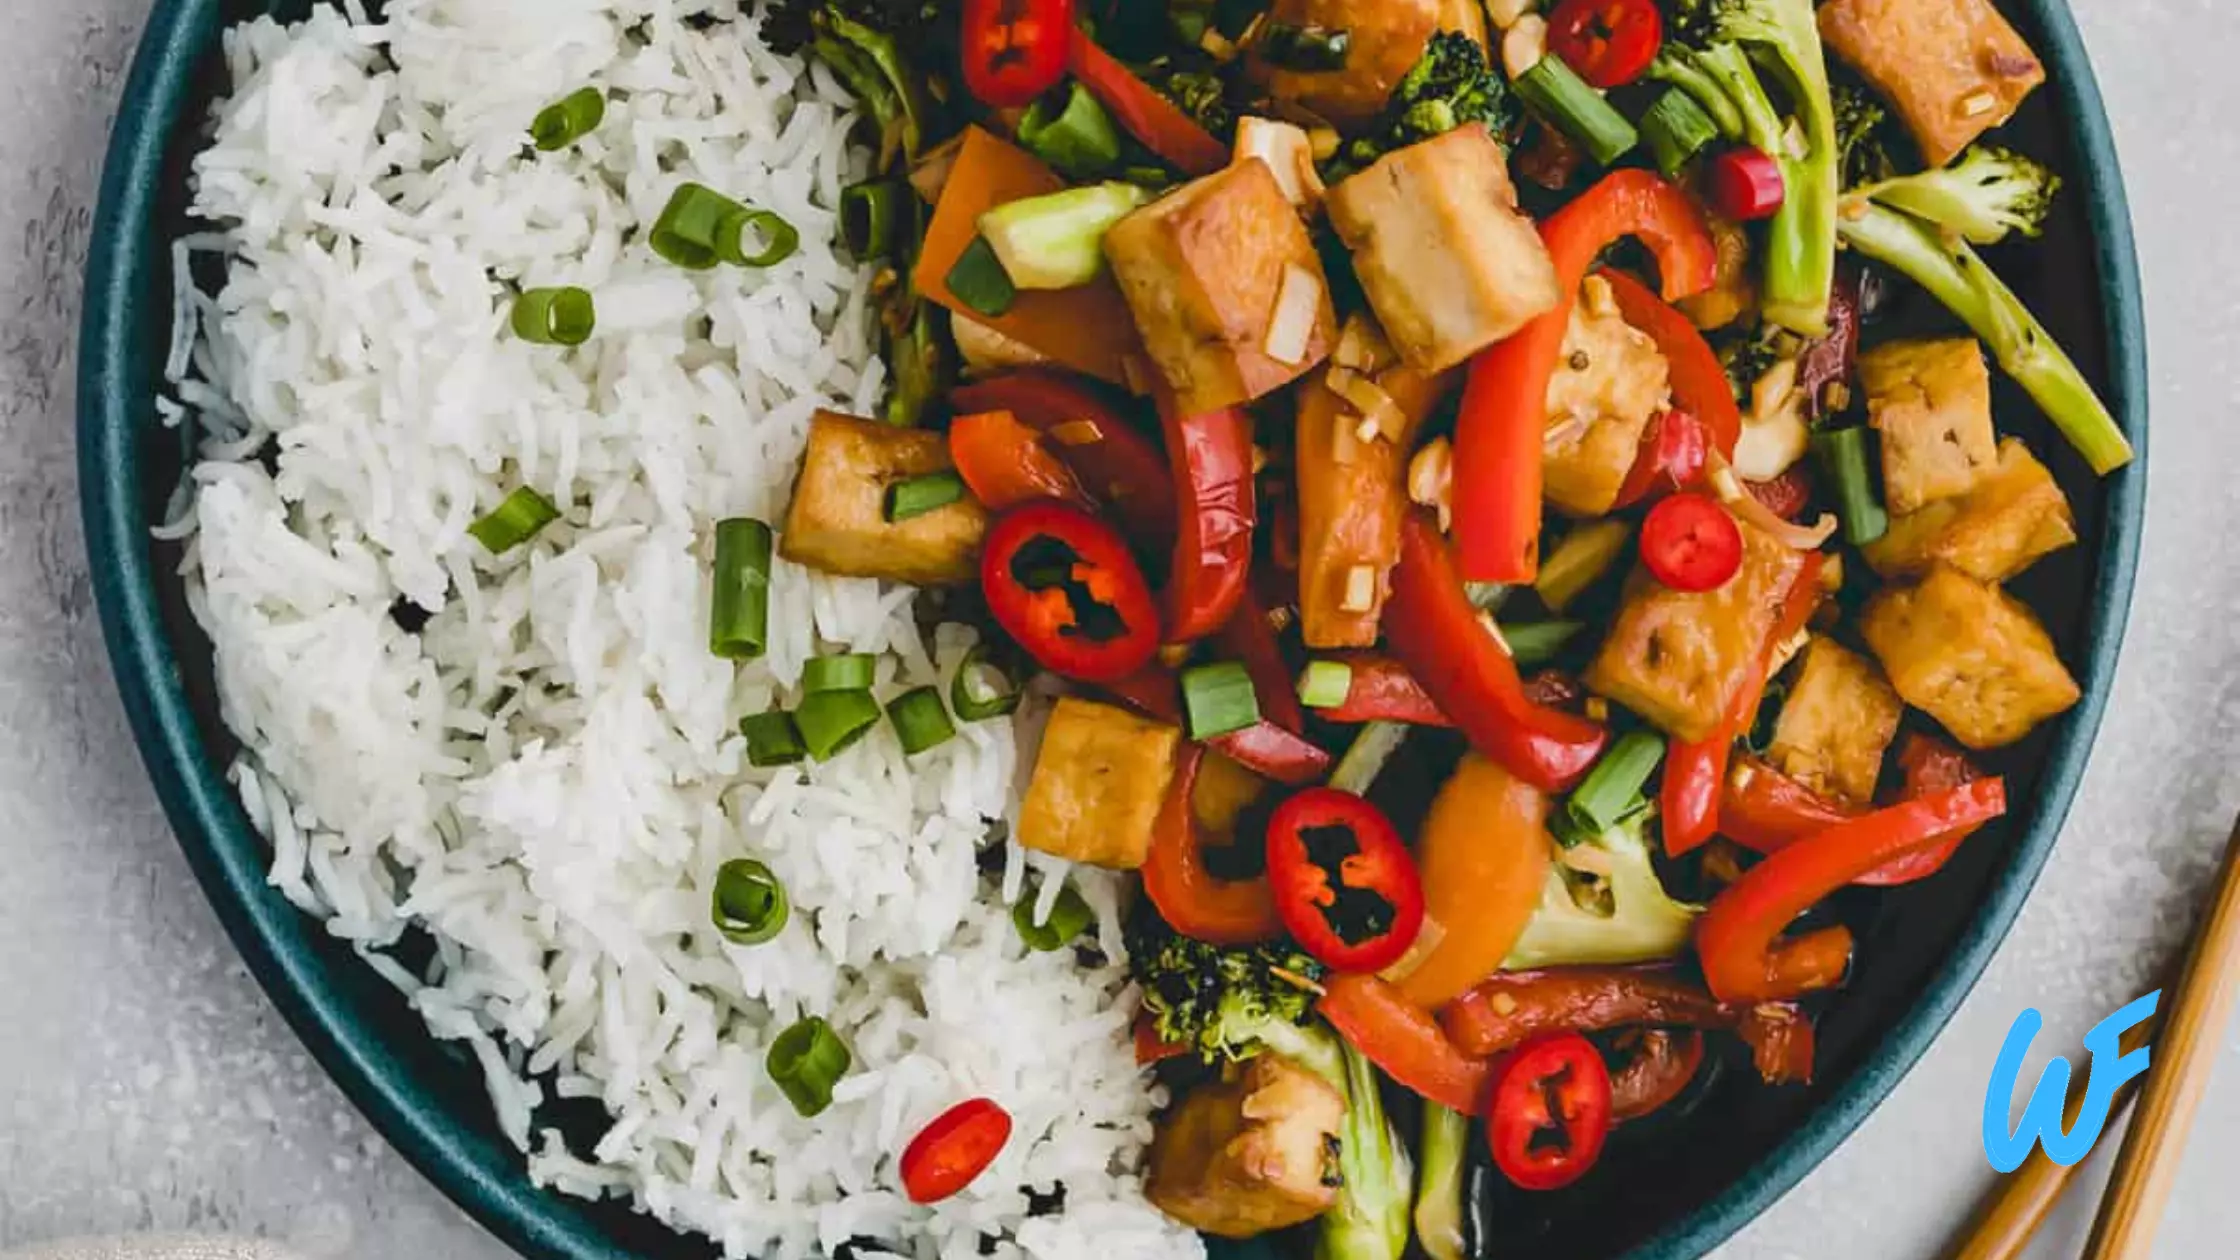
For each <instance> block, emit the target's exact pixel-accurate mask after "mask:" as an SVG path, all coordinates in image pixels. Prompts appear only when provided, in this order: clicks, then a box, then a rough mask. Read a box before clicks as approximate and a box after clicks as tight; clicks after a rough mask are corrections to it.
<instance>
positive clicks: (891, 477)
mask: <svg viewBox="0 0 2240 1260" xmlns="http://www.w3.org/2000/svg"><path fill="white" fill-rule="evenodd" d="M954 468H955V465H954V464H952V463H951V462H950V460H949V444H948V442H946V441H945V440H943V438H942V436H941V435H940V434H938V433H933V432H929V431H927V430H925V429H899V428H896V427H895V426H893V425H891V424H881V423H879V422H878V421H876V420H864V419H860V418H858V417H855V416H843V415H840V414H838V413H836V412H830V411H820V412H818V413H817V415H816V418H815V419H814V420H812V421H811V422H810V424H809V445H808V448H807V450H806V451H805V452H804V453H803V455H802V457H801V476H800V478H799V479H798V480H796V481H795V482H794V483H793V506H792V508H791V509H790V510H789V511H788V512H787V513H786V528H785V535H784V536H783V537H781V538H780V539H779V540H778V554H779V555H782V556H784V557H785V558H786V559H788V560H791V561H793V562H794V563H795V564H799V565H805V566H807V567H809V568H812V569H816V570H818V571H819V572H822V573H837V574H840V575H841V576H843V577H870V578H885V579H887V580H888V581H892V582H908V583H910V584H912V585H915V586H951V585H956V584H958V583H963V582H970V581H972V580H973V579H974V578H975V577H976V576H977V575H978V573H979V558H980V539H981V536H982V535H983V534H985V533H986V532H987V528H988V514H987V512H986V511H985V510H983V509H982V508H981V506H980V504H979V501H978V500H976V499H974V498H973V497H972V496H971V495H969V494H968V495H965V496H963V497H962V498H960V499H958V500H957V501H956V502H954V503H950V504H947V505H946V506H943V507H938V508H935V509H934V510H933V511H931V512H927V513H924V514H922V515H919V516H913V517H911V518H910V519H908V520H905V521H891V522H890V521H889V520H887V516H886V501H887V490H888V488H889V487H891V486H893V485H894V484H896V483H897V482H902V481H908V480H909V479H910V478H912V477H922V476H925V475H926V474H928V473H937V472H949V471H952V470H953V469H954Z"/></svg>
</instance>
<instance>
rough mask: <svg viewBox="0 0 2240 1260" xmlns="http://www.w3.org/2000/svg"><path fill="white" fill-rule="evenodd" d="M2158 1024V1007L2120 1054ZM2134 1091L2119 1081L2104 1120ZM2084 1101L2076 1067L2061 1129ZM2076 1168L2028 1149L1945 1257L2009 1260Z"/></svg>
mask: <svg viewBox="0 0 2240 1260" xmlns="http://www.w3.org/2000/svg"><path fill="white" fill-rule="evenodd" d="M2161 1027H2162V1015H2161V1012H2160V1011H2159V1010H2158V1011H2157V1012H2156V1013H2155V1014H2154V1015H2153V1016H2151V1017H2150V1018H2147V1019H2145V1020H2141V1021H2140V1022H2139V1023H2137V1024H2134V1025H2132V1027H2131V1029H2130V1031H2128V1032H2126V1033H2124V1034H2123V1037H2122V1039H2121V1041H2120V1042H2119V1045H2120V1046H2121V1048H2122V1051H2123V1053H2125V1054H2129V1053H2131V1052H2132V1051H2133V1050H2136V1049H2138V1048H2139V1047H2140V1046H2142V1045H2144V1044H2146V1043H2147V1041H2148V1040H2149V1039H2150V1038H2152V1037H2154V1036H2155V1034H2156V1032H2157V1031H2158V1030H2160V1029H2161ZM2074 1061H2075V1060H2072V1062H2074ZM2138 1092H2139V1078H2137V1077H2133V1078H2132V1079H2130V1080H2128V1081H2125V1082H2124V1083H2123V1085H2122V1087H2121V1088H2120V1089H2118V1090H2117V1091H2116V1096H2115V1102H2114V1103H2113V1104H2112V1105H2111V1106H2110V1107H2109V1109H2108V1121H2109V1123H2110V1124H2113V1123H2115V1121H2116V1120H2118V1119H2119V1118H2121V1117H2122V1115H2123V1110H2124V1108H2126V1107H2128V1106H2130V1105H2131V1098H2132V1095H2134V1094H2136V1093H2138ZM2084 1100H2085V1078H2084V1075H2083V1073H2082V1070H2081V1069H2080V1070H2079V1072H2078V1074H2077V1075H2076V1076H2075V1077H2073V1078H2072V1079H2071V1080H2070V1082H2069V1101H2068V1104H2067V1105H2066V1106H2065V1107H2064V1108H2063V1109H2062V1114H2061V1128H2062V1130H2063V1131H2064V1132H2066V1131H2068V1130H2070V1129H2073V1128H2075V1127H2076V1124H2077V1113H2078V1112H2080V1111H2083V1110H2084ZM2082 1167H2084V1162H2083V1161H2082V1160H2079V1161H2078V1162H2076V1163H2074V1164H2071V1165H2069V1166H2067V1167H2063V1166H2062V1165H2060V1164H2056V1163H2054V1162H2053V1161H2052V1160H2051V1159H2049V1158H2047V1157H2046V1153H2045V1148H2043V1147H2033V1148H2031V1151H2030V1157H2029V1158H2028V1159H2025V1160H2023V1161H2022V1167H2020V1168H2017V1169H2015V1170H2014V1171H2013V1172H2011V1173H2008V1174H2007V1175H2006V1176H2004V1177H2001V1178H2000V1179H1999V1182H1998V1185H1997V1187H1996V1188H1995V1189H1993V1190H1992V1192H1991V1194H1990V1195H1989V1197H1987V1198H1986V1199H1985V1200H1984V1202H1983V1210H1982V1211H1980V1212H1978V1213H1977V1214H1976V1217H1975V1219H1974V1220H1972V1221H1970V1222H1968V1229H1967V1233H1966V1235H1965V1236H1964V1237H1963V1238H1962V1239H1961V1241H1960V1243H1959V1245H1957V1246H1955V1247H1954V1248H1953V1249H1952V1253H1951V1260H2015V1258H2016V1257H2017V1256H2020V1255H2021V1254H2022V1251H2023V1248H2025V1247H2027V1246H2029V1245H2030V1239H2031V1238H2032V1237H2033V1236H2035V1235H2036V1234H2037V1232H2038V1228H2039V1227H2040V1226H2042V1225H2044V1224H2045V1223H2046V1217H2047V1216H2048V1215H2050V1214H2051V1213H2052V1212H2053V1205H2054V1204H2056V1203H2058V1202H2060V1201H2061V1193H2062V1191H2064V1190H2067V1189H2068V1188H2069V1179H2070V1178H2071V1177H2074V1176H2075V1175H2076V1172H2077V1170H2078V1169H2079V1168H2082Z"/></svg>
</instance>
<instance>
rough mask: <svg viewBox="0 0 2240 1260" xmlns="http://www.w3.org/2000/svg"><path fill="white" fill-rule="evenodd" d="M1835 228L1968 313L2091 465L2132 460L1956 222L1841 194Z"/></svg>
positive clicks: (2111, 422)
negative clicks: (1916, 215)
mask: <svg viewBox="0 0 2240 1260" xmlns="http://www.w3.org/2000/svg"><path fill="white" fill-rule="evenodd" d="M1840 229H1841V231H1842V233H1843V241H1844V244H1846V245H1848V246H1850V247H1851V248H1852V249H1853V250H1854V251H1856V252H1858V253H1860V254H1863V255H1865V256H1866V257H1868V258H1871V259H1874V260H1875V261H1876V262H1879V263H1881V264H1883V265H1884V266H1886V267H1890V268H1893V269H1895V270H1897V271H1898V272H1900V273H1902V274H1904V275H1905V276H1906V277H1907V278H1908V279H1910V280H1912V281H1913V282H1914V283H1915V284H1918V285H1920V286H1921V287H1922V288H1924V289H1927V290H1928V291H1929V292H1930V293H1932V294H1934V295H1935V296H1936V298H1937V300H1938V301H1940V302H1942V303H1944V304H1945V306H1946V307H1947V308H1948V309H1950V310H1951V311H1952V313H1953V314H1955V315H1957V316H1959V317H1960V318H1961V319H1962V320H1963V321H1965V322H1966V323H1967V325H1968V327H1969V328H1971V329H1973V330H1974V332H1975V334H1976V336H1978V337H1980V338H1982V339H1983V342H1984V344H1985V345H1986V346H1988V347H1990V349H1991V353H1992V355H1993V357H1995V358H1997V359H1998V360H1999V366H2000V367H2001V368H2003V369H2005V370H2006V373H2007V375H2009V376H2011V377H2013V378H2014V379H2015V381H2016V382H2017V383H2019V384H2020V385H2021V386H2022V387H2023V388H2024V389H2025V390H2028V391H2029V393H2030V397H2031V398H2032V399H2033V400H2035V401H2036V402H2037V404H2038V406H2039V407H2040V408H2041V409H2042V410H2043V411H2044V412H2045V413H2046V415H2047V416H2048V417H2050V418H2051V419H2052V420H2053V423H2054V425H2055V427H2057V428H2059V429H2060V430H2061V432H2062V435H2063V436H2065V437H2067V438H2068V439H2069V442H2070V444H2071V445H2072V446H2075V447H2076V448H2077V451H2078V453H2079V454H2081V455H2083V456H2084V458H2085V462H2087V463H2089V464H2090V465H2092V470H2093V471H2094V472H2096V473H2103V474H2105V473H2110V472H2113V471H2115V470H2116V469H2118V468H2121V467H2123V466H2124V465H2125V464H2128V463H2130V462H2131V456H2132V451H2131V443H2130V441H2129V439H2127V438H2125V437H2124V435H2123V429H2122V427H2121V426H2119V425H2117V424H2116V421H2115V417H2114V416H2113V415H2111V414H2109V412H2108V407H2107V404H2106V403H2103V402H2101V401H2100V398H2099V396H2098V395H2097V394H2095V393H2093V391H2092V385H2091V383H2090V382H2088V381H2086V380H2085V378H2084V374H2083V373H2082V372H2080V371H2078V370H2077V365H2076V363H2075V362H2074V361H2072V360H2071V359H2070V358H2069V356H2068V355H2067V354H2066V353H2065V352H2063V350H2062V349H2061V346H2060V344H2059V343H2057V342H2055V341H2054V339H2053V334H2052V333H2049V332H2047V331H2046V328H2045V325H2043V324H2041V323H2039V322H2038V319H2037V317H2036V316H2035V315H2032V314H2031V313H2030V310H2029V308H2028V307H2025V306H2024V305H2023V304H2022V299H2021V298H2019V297H2016V296H2015V293H2014V290H2012V289H2010V288H2008V287H2007V286H2006V284H2005V282H2004V281H2002V280H2000V279H1999V277H1998V276H1997V275H1995V274H1993V273H1992V270H1991V268H1990V267H1988V266H1986V265H1984V261H1983V259H1982V258H1981V257H1980V256H1978V255H1977V253H1976V251H1975V249H1974V248H1973V247H1971V246H1970V245H1969V244H1968V242H1967V241H1966V240H1965V239H1964V238H1963V236H1962V230H1961V225H1960V224H1958V223H1946V222H1943V221H1940V220H1936V219H1924V218H1917V217H1915V215H1913V214H1909V213H1907V212H1906V211H1903V210H1898V209H1895V208H1893V207H1891V206H1887V205H1884V204H1883V203H1882V201H1881V200H1880V199H1879V198H1878V197H1863V196H1862V197H1852V198H1848V199H1846V201H1845V202H1844V207H1843V215H1842V218H1841V220H1840Z"/></svg>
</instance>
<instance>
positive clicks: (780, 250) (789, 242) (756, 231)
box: [715, 207, 801, 267]
mask: <svg viewBox="0 0 2240 1260" xmlns="http://www.w3.org/2000/svg"><path fill="white" fill-rule="evenodd" d="M750 236H755V237H759V238H760V239H761V248H759V249H755V250H752V251H750V250H749V249H748V248H747V239H748V237H750ZM715 243H716V256H717V257H718V258H721V259H722V260H723V261H725V262H727V263H730V264H731V265H732V266H734V267H775V266H777V265H778V264H779V263H782V262H784V261H785V260H786V259H788V258H791V257H793V256H794V254H795V253H796V252H798V251H799V250H800V248H801V232H800V230H799V229H798V228H796V227H794V226H793V225H792V224H791V223H788V222H786V221H785V220H784V219H783V218H781V217H779V215H778V213H777V212H776V211H774V210H749V209H746V208H744V207H742V208H741V209H740V210H739V211H738V212H737V213H735V214H732V215H728V216H726V217H725V219H724V221H723V225H722V226H721V227H720V228H719V229H718V230H717V232H716V242H715Z"/></svg>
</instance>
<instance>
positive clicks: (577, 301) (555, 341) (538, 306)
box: [508, 285, 599, 346]
mask: <svg viewBox="0 0 2240 1260" xmlns="http://www.w3.org/2000/svg"><path fill="white" fill-rule="evenodd" d="M508 322H509V323H510V324H511V325H512V326H513V335H514V336H516V337H519V338H521V339H522V340H523V341H534V342H536V343H537V344H538V345H542V346H580V345H582V344H583V343H584V342H586V341H589V340H591V334H592V332H593V331H594V330H595V329H597V328H598V326H599V312H598V309H597V307H596V306H595V305H594V304H593V303H592V300H591V294H590V292H589V291H588V290H584V289H578V288H576V287H574V286H573V285H564V286H561V287H559V288H552V289H529V290H525V291H524V292H523V293H522V294H521V296H520V297H517V298H515V299H514V300H513V314H512V316H511V318H510V319H509V320H508Z"/></svg>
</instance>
